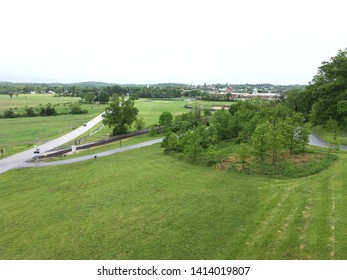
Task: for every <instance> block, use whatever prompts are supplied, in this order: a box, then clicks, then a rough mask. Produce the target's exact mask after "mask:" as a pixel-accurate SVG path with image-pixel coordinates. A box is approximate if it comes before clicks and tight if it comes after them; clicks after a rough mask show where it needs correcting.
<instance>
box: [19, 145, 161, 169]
mask: <svg viewBox="0 0 347 280" xmlns="http://www.w3.org/2000/svg"><path fill="white" fill-rule="evenodd" d="M162 141H163V138H159V139H155V140H150V141H146V142H142V143H139V144H134V145H131V146H126V147H122V148H117V149H114V150H110V151H106V152H101V153H96V154H92V155H87V156H83V157H78V158H71V159H66V160H58V161H51V162H23V163H22V164H21V165H18V166H17V167H16V168H26V167H42V166H56V165H64V164H70V163H75V162H80V161H85V160H91V159H93V160H95V159H96V160H97V159H98V158H100V157H106V156H110V155H113V154H117V153H121V152H125V151H129V150H133V149H138V148H142V147H146V146H151V145H154V144H158V143H160V142H162Z"/></svg>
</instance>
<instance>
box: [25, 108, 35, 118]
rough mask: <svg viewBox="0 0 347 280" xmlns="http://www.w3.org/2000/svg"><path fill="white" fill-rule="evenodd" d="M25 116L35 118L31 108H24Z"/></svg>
mask: <svg viewBox="0 0 347 280" xmlns="http://www.w3.org/2000/svg"><path fill="white" fill-rule="evenodd" d="M25 115H26V116H27V117H34V116H36V114H35V111H34V109H33V107H25Z"/></svg>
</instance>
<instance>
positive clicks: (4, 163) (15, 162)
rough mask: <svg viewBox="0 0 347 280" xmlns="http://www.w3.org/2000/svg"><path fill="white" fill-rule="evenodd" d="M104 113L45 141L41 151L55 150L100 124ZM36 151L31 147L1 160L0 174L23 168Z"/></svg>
mask: <svg viewBox="0 0 347 280" xmlns="http://www.w3.org/2000/svg"><path fill="white" fill-rule="evenodd" d="M103 114H104V113H102V114H100V115H98V116H97V117H95V118H94V119H92V120H90V121H89V122H87V123H86V125H82V126H80V127H78V128H77V129H75V130H73V131H71V132H69V133H67V134H65V135H63V136H61V137H59V138H56V139H54V140H52V141H49V142H47V143H44V144H42V145H40V146H39V148H40V152H41V153H45V152H48V151H50V150H53V149H54V148H55V147H58V146H60V145H63V144H65V143H67V142H70V141H72V140H73V139H75V138H76V137H78V136H80V135H82V134H83V133H85V132H87V131H88V130H89V129H90V128H92V127H93V126H95V125H96V124H98V123H99V122H101V121H102V115H103ZM34 151H35V148H31V149H29V150H27V151H24V152H21V153H18V154H15V155H13V156H10V157H7V158H4V159H1V160H0V174H1V173H4V172H6V171H8V170H11V169H15V168H21V166H23V165H25V163H26V161H29V160H31V159H32V158H33V157H34V155H35V154H34Z"/></svg>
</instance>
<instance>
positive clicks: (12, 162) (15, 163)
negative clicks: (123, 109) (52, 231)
mask: <svg viewBox="0 0 347 280" xmlns="http://www.w3.org/2000/svg"><path fill="white" fill-rule="evenodd" d="M98 120H99V121H101V115H99V116H98V117H96V118H95V119H93V120H91V121H90V122H88V123H87V127H83V126H82V127H80V128H78V129H76V130H75V131H78V132H77V133H69V134H66V135H64V136H62V137H60V138H58V139H55V140H53V141H51V142H49V143H46V144H44V145H42V146H40V148H41V151H42V152H46V151H48V150H51V149H53V148H54V147H55V146H59V145H62V144H63V143H66V142H69V141H71V140H72V139H74V138H76V137H77V136H79V135H80V134H83V133H84V132H85V131H87V130H88V129H89V128H90V127H92V126H94V125H95V124H97V123H98V122H99V121H98ZM83 128H86V129H83ZM75 131H73V132H75ZM63 141H65V142H63ZM162 141H163V138H159V139H156V140H151V141H147V142H143V143H140V144H135V145H131V146H127V147H123V148H118V149H114V150H110V151H106V152H101V153H96V154H92V155H87V156H83V157H78V158H72V159H67V160H60V161H52V162H27V161H28V160H30V159H32V157H33V155H34V154H33V152H34V149H31V150H29V151H26V152H23V153H20V154H17V155H14V156H12V157H8V158H6V159H3V160H1V161H0V174H1V173H3V172H5V171H7V170H10V169H16V168H27V167H42V166H56V165H63V164H70V163H75V162H80V161H85V160H91V159H97V158H99V157H105V156H109V155H113V154H116V153H120V152H124V151H128V150H133V149H137V148H141V147H145V146H150V145H154V144H157V143H160V142H162ZM59 143H60V144H59ZM309 144H310V145H312V146H319V147H327V143H326V142H325V141H324V140H322V139H320V138H319V137H318V136H316V135H313V134H310V135H309ZM340 149H341V150H347V146H340Z"/></svg>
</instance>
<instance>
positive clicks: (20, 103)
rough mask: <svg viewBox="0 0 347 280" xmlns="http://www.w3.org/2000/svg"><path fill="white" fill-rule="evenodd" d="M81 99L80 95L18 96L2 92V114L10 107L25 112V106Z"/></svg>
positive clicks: (0, 110) (0, 104)
mask: <svg viewBox="0 0 347 280" xmlns="http://www.w3.org/2000/svg"><path fill="white" fill-rule="evenodd" d="M79 100H81V98H80V97H64V96H60V97H55V95H53V94H20V95H19V96H18V97H15V96H13V97H12V98H11V97H10V96H9V95H5V94H0V115H2V114H3V112H4V110H6V109H8V108H13V109H15V111H16V112H20V113H24V112H25V111H24V108H25V106H28V107H33V108H35V107H38V106H39V105H40V104H41V105H42V106H45V105H46V104H48V103H51V104H52V105H56V104H61V105H60V106H63V105H62V104H63V103H70V102H77V101H79Z"/></svg>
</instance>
